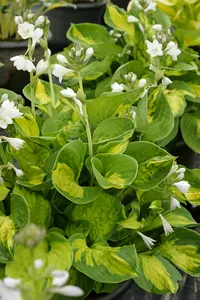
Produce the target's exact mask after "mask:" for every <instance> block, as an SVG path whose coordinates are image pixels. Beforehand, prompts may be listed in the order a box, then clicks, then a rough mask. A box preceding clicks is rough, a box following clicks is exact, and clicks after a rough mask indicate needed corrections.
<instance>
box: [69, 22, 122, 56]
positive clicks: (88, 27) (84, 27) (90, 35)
mask: <svg viewBox="0 0 200 300" xmlns="http://www.w3.org/2000/svg"><path fill="white" fill-rule="evenodd" d="M67 38H68V39H69V40H70V41H72V42H74V43H76V44H81V45H82V46H84V47H88V46H91V47H92V48H93V49H94V52H95V55H97V56H99V57H102V58H106V57H117V55H118V54H119V53H121V52H122V48H121V47H120V46H118V45H115V44H114V42H113V41H112V39H111V36H110V35H109V33H108V31H107V30H106V28H105V27H104V26H102V25H97V24H90V23H82V24H73V25H71V27H70V29H69V30H68V32H67Z"/></svg>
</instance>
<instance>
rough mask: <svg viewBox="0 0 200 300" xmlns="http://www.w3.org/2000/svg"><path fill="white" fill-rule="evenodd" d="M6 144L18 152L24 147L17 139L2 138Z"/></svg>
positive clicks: (21, 141) (22, 142)
mask: <svg viewBox="0 0 200 300" xmlns="http://www.w3.org/2000/svg"><path fill="white" fill-rule="evenodd" d="M2 138H3V139H4V140H5V141H6V142H8V143H9V144H10V145H11V146H12V147H13V148H14V149H15V150H20V149H21V148H23V146H24V143H25V142H24V141H23V140H21V139H18V138H9V137H6V136H4V137H2Z"/></svg>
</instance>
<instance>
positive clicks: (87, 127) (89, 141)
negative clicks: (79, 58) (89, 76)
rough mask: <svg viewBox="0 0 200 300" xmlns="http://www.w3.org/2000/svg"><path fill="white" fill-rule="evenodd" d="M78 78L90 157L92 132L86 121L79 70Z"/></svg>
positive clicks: (91, 153) (86, 115)
mask: <svg viewBox="0 0 200 300" xmlns="http://www.w3.org/2000/svg"><path fill="white" fill-rule="evenodd" d="M78 79H79V88H80V95H81V98H82V99H80V100H81V102H82V103H84V104H83V117H84V120H85V127H86V134H87V140H88V148H89V156H90V157H92V156H93V144H92V134H91V130H90V124H89V121H88V114H87V107H86V104H85V99H84V96H83V95H84V90H83V80H82V77H81V74H80V72H78Z"/></svg>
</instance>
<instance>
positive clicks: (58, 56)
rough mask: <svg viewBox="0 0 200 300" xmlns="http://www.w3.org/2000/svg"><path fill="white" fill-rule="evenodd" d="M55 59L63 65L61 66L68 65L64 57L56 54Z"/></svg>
mask: <svg viewBox="0 0 200 300" xmlns="http://www.w3.org/2000/svg"><path fill="white" fill-rule="evenodd" d="M56 57H57V60H58V61H59V62H60V63H63V64H67V63H68V61H67V59H66V57H65V56H64V55H62V54H58V55H57V56H56Z"/></svg>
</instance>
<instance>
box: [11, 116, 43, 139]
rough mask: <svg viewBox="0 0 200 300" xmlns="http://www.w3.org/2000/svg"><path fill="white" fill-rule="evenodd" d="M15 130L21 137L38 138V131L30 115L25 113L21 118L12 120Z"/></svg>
mask: <svg viewBox="0 0 200 300" xmlns="http://www.w3.org/2000/svg"><path fill="white" fill-rule="evenodd" d="M14 124H15V128H16V130H17V131H18V132H19V133H20V134H21V135H22V136H39V135H40V131H39V128H38V125H37V122H36V121H35V119H34V117H33V115H32V114H31V113H26V114H25V115H24V117H23V118H20V119H15V120H14Z"/></svg>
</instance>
